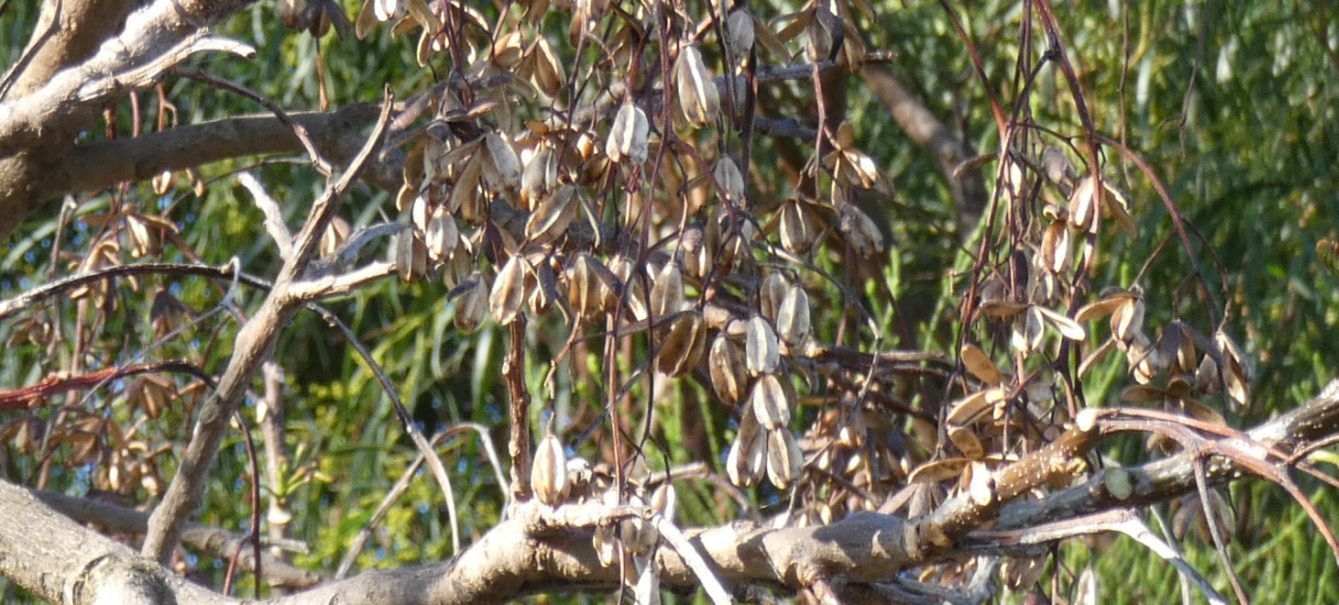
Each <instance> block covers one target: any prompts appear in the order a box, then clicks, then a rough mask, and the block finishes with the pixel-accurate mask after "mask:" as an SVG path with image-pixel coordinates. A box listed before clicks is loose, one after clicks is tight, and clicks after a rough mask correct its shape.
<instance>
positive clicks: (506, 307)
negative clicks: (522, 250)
mask: <svg viewBox="0 0 1339 605" xmlns="http://www.w3.org/2000/svg"><path fill="white" fill-rule="evenodd" d="M527 268H528V266H527V263H526V262H525V259H523V258H521V255H520V254H513V255H512V257H511V258H509V259H507V264H505V265H503V266H502V270H501V271H498V274H497V279H495V280H494V281H493V291H492V292H491V293H490V294H489V295H488V309H489V312H490V313H491V314H492V316H493V319H494V320H495V321H497V322H498V323H500V324H503V325H506V324H509V323H511V322H512V321H513V320H515V319H516V315H517V313H520V311H521V305H523V304H525V299H526V296H525V286H526V283H525V282H526V274H527V273H528V271H527V270H526V269H527Z"/></svg>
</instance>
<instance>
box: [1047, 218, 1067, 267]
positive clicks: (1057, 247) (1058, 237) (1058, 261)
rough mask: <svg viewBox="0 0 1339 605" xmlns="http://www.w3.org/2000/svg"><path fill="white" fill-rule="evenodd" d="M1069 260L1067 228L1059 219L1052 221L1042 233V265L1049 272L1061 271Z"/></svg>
mask: <svg viewBox="0 0 1339 605" xmlns="http://www.w3.org/2000/svg"><path fill="white" fill-rule="evenodd" d="M1070 260H1071V255H1070V244H1069V228H1068V227H1067V226H1066V225H1065V224H1064V223H1062V222H1060V221H1054V222H1052V223H1051V224H1050V226H1048V227H1047V228H1046V233H1045V234H1044V235H1042V239H1041V261H1042V266H1043V268H1045V269H1046V270H1047V271H1049V272H1051V273H1063V272H1064V271H1065V270H1067V269H1068V268H1069V265H1070Z"/></svg>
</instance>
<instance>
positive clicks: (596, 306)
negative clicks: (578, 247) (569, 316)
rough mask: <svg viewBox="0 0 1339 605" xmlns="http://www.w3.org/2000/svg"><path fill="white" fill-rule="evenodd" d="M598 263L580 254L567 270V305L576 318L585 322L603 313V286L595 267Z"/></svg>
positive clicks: (592, 258)
mask: <svg viewBox="0 0 1339 605" xmlns="http://www.w3.org/2000/svg"><path fill="white" fill-rule="evenodd" d="M599 262H600V261H599V260H597V259H596V258H595V257H593V256H591V255H590V254H587V253H585V252H582V253H581V254H579V255H577V258H576V260H575V261H573V262H572V265H571V266H570V267H568V269H567V304H568V305H571V307H572V311H573V312H575V313H576V314H577V317H579V318H581V319H584V320H587V321H589V320H591V319H594V318H595V317H597V316H598V315H599V314H601V313H603V312H604V291H603V289H604V284H603V283H601V282H600V277H599V275H597V274H596V271H597V269H596V267H595V265H596V264H597V263H599Z"/></svg>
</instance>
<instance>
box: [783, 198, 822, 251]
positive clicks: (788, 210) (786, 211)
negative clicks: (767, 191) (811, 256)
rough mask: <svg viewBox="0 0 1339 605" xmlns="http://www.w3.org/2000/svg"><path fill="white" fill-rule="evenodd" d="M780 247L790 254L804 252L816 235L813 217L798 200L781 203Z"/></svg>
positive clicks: (807, 249)
mask: <svg viewBox="0 0 1339 605" xmlns="http://www.w3.org/2000/svg"><path fill="white" fill-rule="evenodd" d="M780 230H781V247H782V248H785V249H786V251H787V252H790V253H791V254H806V253H808V252H809V249H810V248H812V247H813V245H814V240H815V239H816V238H817V237H818V232H817V229H815V227H814V221H813V218H812V217H811V216H810V213H809V212H808V211H807V210H806V209H805V208H804V206H803V205H802V204H801V202H800V201H799V200H794V201H788V202H786V203H784V204H782V205H781V221H780Z"/></svg>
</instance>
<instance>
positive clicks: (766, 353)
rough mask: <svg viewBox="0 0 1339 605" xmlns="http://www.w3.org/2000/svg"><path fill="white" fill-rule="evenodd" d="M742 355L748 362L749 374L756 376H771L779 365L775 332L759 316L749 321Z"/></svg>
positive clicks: (779, 355)
mask: <svg viewBox="0 0 1339 605" xmlns="http://www.w3.org/2000/svg"><path fill="white" fill-rule="evenodd" d="M744 354H745V359H746V360H747V362H748V369H749V373H751V374H753V375H755V376H757V375H758V374H771V373H773V372H775V371H776V366H777V364H779V363H781V352H780V349H779V347H778V345H777V340H776V332H774V331H773V330H772V326H771V324H769V323H767V320H765V319H763V318H762V316H760V315H754V316H753V319H750V320H749V324H748V329H747V331H746V332H745V339H744Z"/></svg>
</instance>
